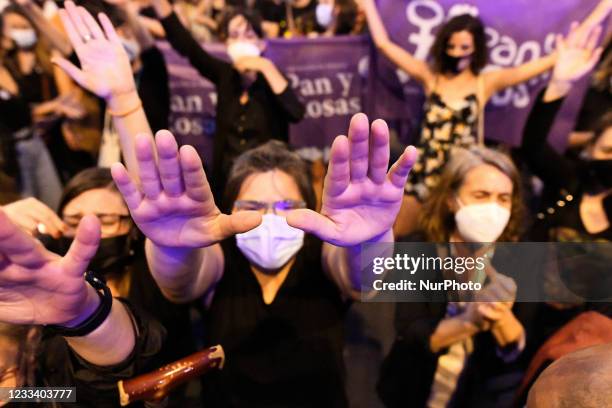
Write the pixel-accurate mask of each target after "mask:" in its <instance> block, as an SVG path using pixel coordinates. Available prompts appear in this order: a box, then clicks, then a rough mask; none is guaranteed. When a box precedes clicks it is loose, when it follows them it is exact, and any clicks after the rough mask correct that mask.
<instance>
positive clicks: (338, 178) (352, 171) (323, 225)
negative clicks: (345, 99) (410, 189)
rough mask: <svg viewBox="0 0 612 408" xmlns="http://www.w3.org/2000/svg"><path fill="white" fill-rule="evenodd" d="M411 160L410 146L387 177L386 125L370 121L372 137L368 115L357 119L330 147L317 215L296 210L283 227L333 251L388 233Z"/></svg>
mask: <svg viewBox="0 0 612 408" xmlns="http://www.w3.org/2000/svg"><path fill="white" fill-rule="evenodd" d="M415 160H416V150H415V149H414V147H412V146H410V147H408V148H406V150H405V151H404V153H402V155H401V156H400V158H399V159H398V160H397V162H396V163H395V164H394V165H393V166H392V167H391V169H390V170H389V171H388V172H387V168H388V164H389V129H388V128H387V125H386V123H385V122H384V121H382V120H376V121H374V122H373V123H372V129H371V132H370V131H369V123H368V118H367V116H365V115H364V114H362V113H360V114H357V115H355V116H353V118H352V119H351V123H350V126H349V131H348V138H347V137H346V136H338V137H337V138H336V140H334V143H333V144H332V147H331V152H330V160H329V167H328V170H327V175H326V177H325V182H324V187H323V198H322V207H321V213H320V214H319V213H316V212H314V211H312V210H308V209H300V210H294V211H292V212H291V213H290V214H289V215H288V216H287V222H288V223H289V225H291V226H293V227H296V228H300V229H302V230H304V231H306V232H309V233H312V234H315V235H316V236H318V237H319V238H321V239H322V240H324V241H326V242H329V243H330V244H333V245H337V246H343V247H348V246H354V245H357V244H360V243H363V242H367V241H370V240H374V239H376V238H377V237H379V236H381V235H383V234H385V233H386V232H388V231H389V230H390V229H391V227H392V225H393V222H394V221H395V218H396V217H397V213H398V212H399V208H400V205H401V203H402V197H403V195H404V185H405V184H406V179H407V178H408V173H409V172H410V169H411V168H412V165H413V164H414V161H415Z"/></svg>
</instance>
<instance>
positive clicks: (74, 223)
mask: <svg viewBox="0 0 612 408" xmlns="http://www.w3.org/2000/svg"><path fill="white" fill-rule="evenodd" d="M94 215H95V216H96V217H98V219H99V220H100V226H101V232H102V234H116V233H118V232H119V230H120V229H121V226H122V225H124V224H125V223H126V222H127V221H129V220H130V219H131V218H130V216H129V215H127V214H101V213H100V214H94ZM82 218H83V215H82V214H75V215H65V216H64V217H63V219H62V220H63V221H64V224H66V227H67V230H66V231H65V232H66V233H67V234H68V233H71V232H72V233H74V231H76V229H77V227H78V225H79V222H81V219H82Z"/></svg>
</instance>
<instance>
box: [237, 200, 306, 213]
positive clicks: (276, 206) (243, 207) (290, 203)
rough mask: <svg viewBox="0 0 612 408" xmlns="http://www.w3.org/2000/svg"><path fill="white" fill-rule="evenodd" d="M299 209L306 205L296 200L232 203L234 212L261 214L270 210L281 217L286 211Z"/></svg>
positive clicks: (241, 201)
mask: <svg viewBox="0 0 612 408" xmlns="http://www.w3.org/2000/svg"><path fill="white" fill-rule="evenodd" d="M299 208H306V203H305V202H304V201H297V200H281V201H274V202H265V201H254V200H236V201H235V202H234V209H236V211H259V212H260V213H262V214H265V213H267V212H269V211H270V210H272V212H273V213H274V214H276V215H281V214H284V213H286V212H287V211H291V210H297V209H299Z"/></svg>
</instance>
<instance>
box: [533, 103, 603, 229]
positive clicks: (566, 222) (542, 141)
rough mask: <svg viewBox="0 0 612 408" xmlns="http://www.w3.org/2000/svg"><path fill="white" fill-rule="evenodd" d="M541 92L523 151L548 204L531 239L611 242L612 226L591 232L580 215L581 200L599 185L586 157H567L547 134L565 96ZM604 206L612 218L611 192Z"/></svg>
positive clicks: (537, 222) (541, 212)
mask: <svg viewBox="0 0 612 408" xmlns="http://www.w3.org/2000/svg"><path fill="white" fill-rule="evenodd" d="M543 92H544V91H542V93H540V95H539V97H538V98H537V100H536V103H535V105H534V106H533V108H532V110H531V112H530V114H529V117H528V119H527V122H526V125H525V129H524V131H523V141H522V144H521V152H522V154H523V156H524V157H525V160H526V162H527V164H528V165H529V167H530V169H531V171H533V172H534V173H535V174H536V175H537V176H538V177H539V178H541V179H542V181H543V182H544V185H545V187H546V190H547V191H546V192H545V196H547V199H546V201H548V203H547V205H545V206H544V208H542V211H540V212H539V213H538V214H537V219H536V221H535V225H534V227H533V231H532V234H531V238H532V239H533V240H534V241H584V240H606V241H612V226H611V227H609V228H608V229H606V230H604V231H601V232H599V233H596V234H591V233H589V232H588V231H587V230H586V229H585V227H584V224H583V223H582V220H581V218H580V199H581V198H582V195H583V194H584V193H585V192H587V191H593V190H596V189H597V188H599V187H598V185H597V180H596V177H594V175H593V174H592V173H591V172H590V163H589V161H587V160H581V159H575V160H574V159H568V158H567V157H565V156H563V155H561V154H559V153H558V152H557V151H556V150H555V149H554V148H553V147H552V146H551V145H550V144H549V143H548V142H547V137H548V135H549V133H550V129H551V127H552V125H553V123H554V121H555V117H556V115H557V112H558V111H559V109H560V108H561V105H562V103H563V99H558V100H555V101H552V102H547V103H545V102H543V101H542V96H543ZM604 208H605V211H606V214H607V216H608V219H609V220H612V194H610V195H608V197H606V198H605V199H604Z"/></svg>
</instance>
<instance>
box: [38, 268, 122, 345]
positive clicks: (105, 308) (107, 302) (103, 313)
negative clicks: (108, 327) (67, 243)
mask: <svg viewBox="0 0 612 408" xmlns="http://www.w3.org/2000/svg"><path fill="white" fill-rule="evenodd" d="M85 280H86V281H87V282H88V283H89V284H90V285H91V286H92V287H93V288H94V289H96V291H97V292H98V296H100V304H99V305H98V308H97V309H96V310H95V311H94V312H93V314H92V315H91V316H89V317H88V318H87V319H85V321H83V322H82V323H81V324H79V325H78V326H76V327H64V326H59V325H54V324H50V325H47V326H45V330H47V331H48V332H50V333H51V334H55V335H58V336H63V337H82V336H87V335H88V334H89V333H91V332H93V331H94V330H96V329H97V328H98V327H100V326H101V325H102V323H104V321H105V320H106V318H107V317H108V315H109V314H110V311H111V309H112V307H113V295H112V293H111V291H110V289H109V287H108V286H106V283H104V281H102V280H101V279H99V278H97V277H96V276H94V274H93V272H91V271H88V272H87V273H85Z"/></svg>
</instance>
